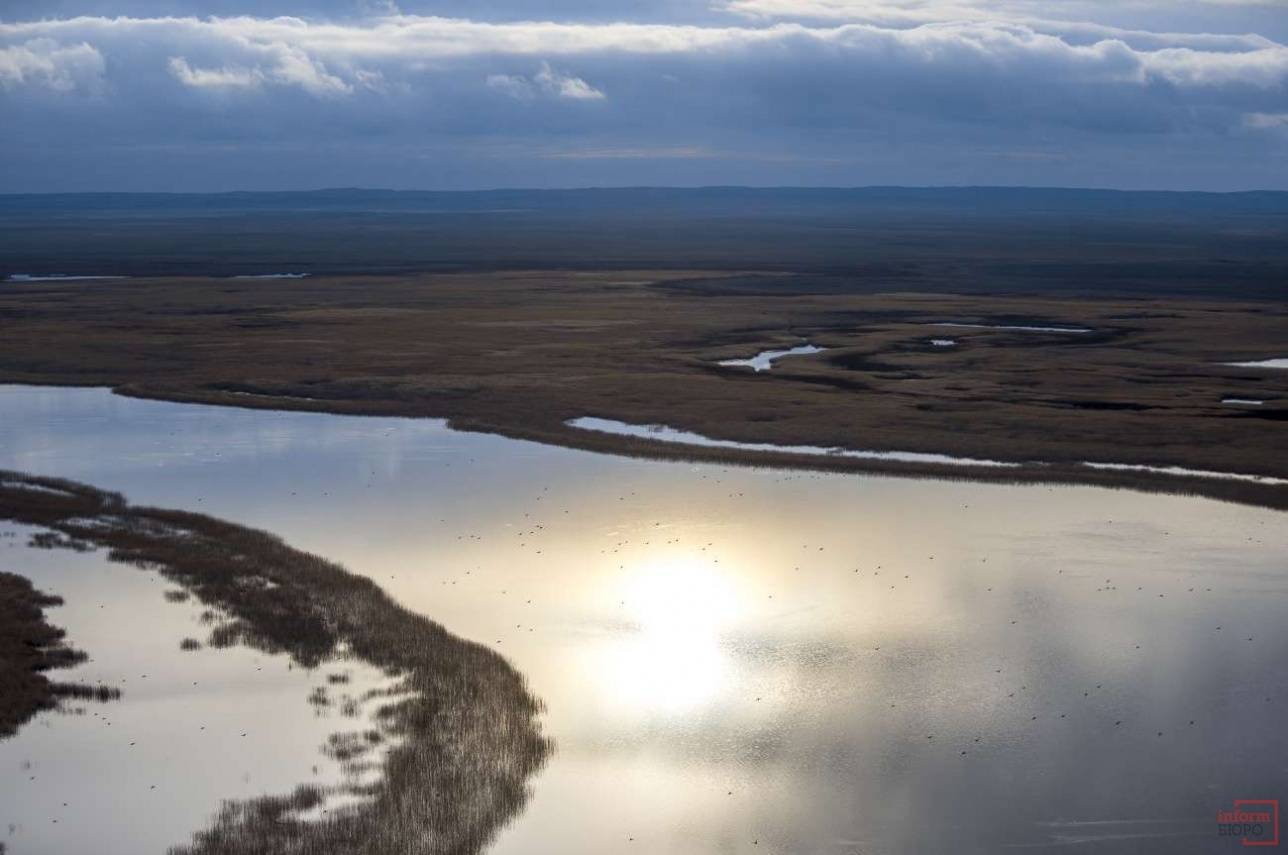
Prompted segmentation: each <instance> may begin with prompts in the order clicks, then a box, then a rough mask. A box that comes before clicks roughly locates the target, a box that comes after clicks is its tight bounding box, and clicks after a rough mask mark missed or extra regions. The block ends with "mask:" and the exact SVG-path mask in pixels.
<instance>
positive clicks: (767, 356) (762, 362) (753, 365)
mask: <svg viewBox="0 0 1288 855" xmlns="http://www.w3.org/2000/svg"><path fill="white" fill-rule="evenodd" d="M825 350H827V348H825V347H817V346H815V345H812V344H802V345H797V346H796V347H792V348H788V349H787V350H762V351H761V352H760V353H757V354H756V355H755V356H752V357H749V358H747V359H723V360H721V361H720V362H719V363H718V364H719V365H723V366H725V367H726V368H750V369H751V370H752V371H755V372H756V373H757V374H759V373H760V372H761V371H768V370H769V369H771V368H773V367H774V363H775V362H776V361H777V360H779V359H782V358H783V357H786V356H809V355H811V354H814V353H822V352H823V351H825Z"/></svg>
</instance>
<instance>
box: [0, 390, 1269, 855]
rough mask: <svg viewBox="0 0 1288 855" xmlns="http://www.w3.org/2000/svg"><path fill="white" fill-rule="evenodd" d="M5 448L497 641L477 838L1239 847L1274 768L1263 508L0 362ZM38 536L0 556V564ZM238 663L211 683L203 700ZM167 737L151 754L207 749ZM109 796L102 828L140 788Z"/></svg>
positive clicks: (5, 455)
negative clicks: (173, 395) (675, 448)
mask: <svg viewBox="0 0 1288 855" xmlns="http://www.w3.org/2000/svg"><path fill="white" fill-rule="evenodd" d="M0 466H4V467H11V468H15V469H19V470H24V471H29V472H37V473H42V474H50V475H60V476H66V477H71V478H76V479H81V480H85V481H87V482H89V483H92V484H95V485H97V486H100V487H103V488H107V489H114V490H120V491H122V492H124V493H126V494H127V496H129V497H130V498H131V499H132V500H133V501H136V502H140V503H143V502H146V503H154V504H159V505H165V506H173V507H181V508H187V509H194V510H200V511H205V512H208V513H212V514H215V515H217V516H221V517H226V518H229V519H232V520H235V521H237V522H241V523H245V524H249V525H254V526H257V527H262V528H266V529H269V530H272V531H274V532H276V533H278V534H281V535H282V536H284V537H285V538H286V539H287V540H289V541H290V542H291V543H292V544H294V545H296V546H300V547H302V548H305V549H309V550H313V551H316V552H319V553H322V554H324V555H326V556H327V557H330V558H333V559H336V560H338V561H340V562H342V563H344V564H345V565H347V566H348V567H349V568H350V569H352V570H353V571H355V572H358V573H363V574H366V575H368V576H370V577H372V578H373V579H375V580H377V581H378V582H379V583H380V584H381V585H382V586H383V587H384V588H385V589H386V590H388V591H389V592H390V593H391V594H392V595H393V596H394V597H396V598H397V599H398V600H399V601H400V602H402V603H403V604H404V605H406V606H407V607H409V608H412V609H415V610H417V611H420V612H422V613H424V614H426V615H428V616H429V617H431V618H433V619H434V620H437V621H439V622H441V623H443V624H444V625H445V626H446V627H447V628H448V629H449V630H451V631H453V632H455V633H457V634H458V635H461V636H464V637H467V638H471V639H474V640H477V641H480V642H483V643H487V644H490V645H494V646H495V647H496V649H498V650H499V651H500V652H502V653H503V654H504V655H506V656H507V657H509V658H510V660H511V661H512V662H513V663H514V665H515V666H516V667H517V668H518V669H519V670H520V671H522V672H523V673H524V674H525V675H526V676H527V678H528V680H529V682H530V685H531V687H532V690H533V692H534V693H535V694H537V695H539V696H540V697H542V698H543V699H544V700H545V701H546V703H547V704H548V707H549V711H548V713H547V714H546V716H545V719H544V725H545V727H546V729H547V731H548V732H549V734H550V735H552V736H553V737H554V738H555V739H556V741H557V743H558V750H557V753H556V754H555V756H554V757H553V759H552V760H551V762H550V763H549V764H548V765H547V767H546V768H545V769H544V770H543V771H542V772H541V773H540V774H539V775H538V776H537V777H536V778H535V779H534V780H533V781H532V788H533V798H532V801H531V802H530V804H529V805H528V808H527V810H526V811H525V812H524V813H523V815H522V816H521V817H520V818H519V819H518V820H516V821H515V822H514V823H513V824H511V826H510V827H508V828H506V829H504V830H503V831H502V832H501V834H500V835H499V837H498V839H497V841H496V842H495V844H494V846H493V849H492V851H494V852H497V853H507V855H510V854H513V855H518V854H519V853H523V855H530V854H531V853H587V855H589V853H596V855H598V853H604V852H617V851H634V852H645V853H712V852H757V853H760V852H779V853H788V852H791V853H864V855H874V853H892V855H893V853H909V852H936V853H937V852H952V853H994V852H999V851H1007V850H1010V849H1012V848H1015V849H1022V850H1024V849H1037V850H1040V851H1041V850H1046V851H1051V852H1057V851H1058V852H1094V853H1137V852H1149V853H1153V852H1159V853H1189V852H1195V853H1197V852H1203V853H1211V852H1224V851H1236V850H1239V849H1240V847H1239V845H1238V842H1237V841H1233V840H1226V839H1221V838H1219V837H1217V835H1216V825H1215V813H1216V811H1217V810H1218V809H1220V808H1229V807H1230V803H1231V802H1232V800H1234V799H1260V798H1266V799H1269V798H1281V799H1282V798H1288V730H1286V729H1285V727H1284V725H1283V722H1284V721H1285V720H1286V719H1288V673H1285V670H1284V668H1283V662H1284V661H1285V654H1288V620H1285V616H1286V615H1288V598H1286V596H1285V595H1286V594H1288V525H1285V516H1284V515H1283V514H1282V513H1276V512H1272V511H1266V510H1259V509H1254V508H1246V507H1240V506H1236V505H1230V504H1222V503H1218V502H1214V501H1210V500H1205V499H1194V498H1185V497H1171V496H1152V495H1145V494H1140V493H1132V492H1126V491H1110V490H1104V489H1097V488H1089V487H1088V488H1077V487H1045V486H1042V487H1033V486H1028V487H1012V486H1003V485H980V484H970V483H965V482H961V483H958V482H946V481H932V480H904V479H894V478H882V477H871V476H855V475H818V474H800V473H791V472H783V471H776V470H764V471H759V470H750V469H738V468H724V467H719V466H712V465H690V464H681V463H667V462H652V461H638V460H630V459H624V458H621V459H619V458H614V457H609V456H599V455H592V454H588V453H584V452H577V451H571V450H566V449H557V448H548V447H544V446H539V445H534V444H530V443H522V442H515V441H510V440H505V439H500V438H496V437H489V436H480V435H472V434H462V433H455V432H452V431H449V430H447V429H445V428H444V427H443V426H441V425H440V424H437V423H434V422H430V421H423V420H422V421H417V420H406V419H384V418H358V417H339V416H327V415H316V414H299V413H280V412H267V411H255V410H236V409H221V408H212V407H201V406H190V405H177V404H167V403H158V402H147V401H135V400H129V399H125V398H120V397H115V396H112V395H111V394H109V393H108V392H106V391H103V390H72V389H40V388H15V387H0ZM32 553H33V551H32V550H25V549H9V550H5V551H3V552H0V555H3V557H4V558H5V561H6V563H7V569H17V570H19V571H22V570H24V569H25V568H26V567H27V566H28V560H29V558H30V556H31V554H32ZM56 557H57V558H58V560H62V559H63V558H65V557H67V556H63V555H61V554H59V555H57V556H56ZM73 558H75V560H80V559H79V557H75V556H72V557H71V558H68V561H71V560H72V559H73ZM42 560H45V561H48V560H51V559H50V557H49V556H48V555H46V556H45V557H44V558H43V559H42ZM90 569H91V570H93V569H94V568H90ZM116 572H119V573H133V574H135V575H134V578H136V579H138V580H146V579H147V578H148V576H147V574H143V573H140V572H139V571H135V570H127V569H124V568H122V569H120V570H118V571H116ZM33 575H34V574H33ZM42 584H43V580H42ZM137 584H138V585H139V586H141V587H143V590H142V592H141V593H139V594H138V596H139V597H142V598H145V599H147V600H148V601H149V602H152V601H154V600H157V599H159V596H160V595H159V593H158V588H157V585H156V584H154V583H149V582H146V581H140V582H138V583H137ZM98 585H99V583H98V582H96V581H95V576H94V573H93V572H86V573H84V574H82V578H80V579H77V578H72V577H71V576H70V575H69V574H65V575H64V576H63V578H62V579H61V581H60V584H57V585H50V586H49V587H51V588H52V589H54V590H56V592H58V593H61V594H63V595H64V596H65V597H67V599H68V606H66V607H65V608H64V610H62V611H60V610H53V612H52V613H51V614H52V618H53V620H54V621H55V622H58V623H62V624H64V625H66V626H68V628H69V629H70V630H71V641H72V642H73V643H75V644H80V645H82V646H84V647H86V648H88V649H89V651H90V652H91V653H92V654H95V655H96V657H101V656H102V655H105V654H101V653H100V650H99V648H108V647H112V646H113V644H114V643H115V645H116V646H117V647H120V646H121V645H127V646H128V649H133V648H134V647H136V646H139V645H147V644H151V643H152V641H151V640H150V634H149V633H147V632H137V631H132V632H131V633H130V634H129V636H127V637H120V636H119V629H118V630H111V629H104V628H103V627H95V626H94V625H93V620H94V614H93V610H92V609H89V610H85V609H82V611H83V612H87V613H84V614H81V615H80V616H79V617H78V619H77V620H75V621H73V620H71V619H68V618H69V616H70V614H71V610H72V609H74V608H79V607H78V606H75V605H73V604H75V603H76V602H77V601H78V598H79V599H82V600H84V601H85V602H91V601H94V598H95V597H97V596H99V595H100V592H99V591H98V590H97V588H96V586H98ZM122 596H125V595H124V594H122ZM166 608H174V607H173V606H171V605H169V604H166ZM78 627H79V629H78ZM113 631H116V632H118V635H117V637H116V638H115V642H114V641H113V638H112V635H113ZM170 643H171V642H170V641H167V642H166V644H170ZM212 655H213V654H212ZM220 655H225V654H220ZM246 656H247V657H248V658H254V657H251V655H250V654H249V653H247V654H246ZM250 673H254V674H258V673H259V672H250ZM248 676H249V675H248ZM245 691H246V692H250V691H251V689H249V688H247V689H246V690H245ZM292 691H293V692H294V694H293V697H294V696H297V695H298V694H299V693H298V691H297V690H295V689H292ZM239 692H241V690H240V689H239V688H238V687H237V685H236V684H235V683H234V682H231V681H230V682H229V683H227V684H225V685H221V692H220V694H219V697H217V698H213V697H212V698H210V700H209V703H210V707H209V709H210V715H211V716H212V717H216V716H219V715H221V709H222V707H220V706H218V705H219V704H236V703H238V702H239V700H238V699H239V698H244V697H245V695H241V694H239ZM128 703H131V699H130V696H129V695H128V694H127V697H126V699H124V700H123V701H121V702H120V704H121V706H120V707H119V709H124V708H125V705H126V704H128ZM111 709H112V707H110V706H109V707H105V708H103V710H111ZM271 709H272V710H273V715H279V712H278V707H271ZM281 709H282V712H281V713H280V715H282V716H286V715H287V714H286V712H285V711H284V710H285V705H284V704H283V705H281ZM96 711H97V710H96ZM187 714H188V713H186V712H185V716H186V715H187ZM161 718H163V717H158V720H161ZM78 721H79V718H75V719H74V718H72V717H67V716H46V717H42V718H41V719H40V720H39V722H38V726H35V725H33V726H29V727H28V728H27V729H25V730H24V731H23V732H22V733H20V734H19V736H18V737H17V738H15V739H13V740H10V741H8V742H6V743H0V764H7V765H0V773H3V775H4V777H3V778H0V787H3V792H6V793H8V792H10V791H11V789H10V788H12V787H16V786H17V784H18V782H19V781H21V778H22V775H23V772H22V771H21V770H19V769H18V768H16V762H17V760H18V758H20V757H22V756H25V754H29V753H30V752H29V751H26V749H28V748H30V747H32V746H34V745H43V746H45V748H46V750H48V751H55V748H54V747H50V746H51V744H52V745H53V746H57V745H59V744H61V743H60V742H59V741H60V740H62V739H64V737H63V736H62V734H73V733H74V730H73V729H74V728H75V727H77V722H78ZM103 730H104V729H101V728H100V729H99V730H97V731H92V732H91V731H90V730H89V729H87V730H86V734H85V735H83V736H77V737H76V738H77V739H79V740H81V741H80V742H73V743H68V744H67V745H64V746H63V747H64V751H63V754H62V755H61V756H62V757H63V760H64V765H63V766H61V767H59V768H61V769H62V771H61V772H58V773H56V774H59V775H63V776H66V777H67V778H68V779H70V778H71V777H89V778H99V779H102V781H106V782H108V783H106V784H104V783H102V782H100V786H109V785H110V781H111V775H112V774H113V770H112V768H111V766H110V765H109V764H97V763H94V764H86V763H81V764H78V765H76V766H73V765H70V761H71V760H74V759H76V758H77V757H85V756H91V757H92V756H95V755H94V754H93V752H94V751H97V750H98V749H97V748H95V747H94V745H95V744H96V743H93V739H94V737H93V736H92V733H102V732H103ZM66 738H67V739H71V736H68V737H66ZM37 740H44V742H39V743H38V742H37ZM300 742H301V744H300V745H299V746H298V750H296V749H295V748H292V749H290V750H284V751H283V752H282V757H281V760H280V763H279V764H277V766H276V767H275V768H276V769H277V770H278V771H277V772H276V773H274V774H275V775H276V777H272V778H269V777H268V773H267V772H265V773H263V774H264V775H265V778H264V779H262V780H263V782H264V784H263V786H262V788H261V789H262V791H271V792H281V791H285V790H288V789H289V785H288V784H285V783H284V782H285V781H287V780H297V781H298V782H304V781H306V780H307V775H305V774H304V773H303V772H299V771H297V770H300V769H301V768H302V767H303V768H310V767H311V766H312V764H313V763H315V762H316V756H317V755H316V746H315V742H316V740H313V741H310V740H308V739H301V740H300ZM305 743H307V744H305ZM191 750H194V751H197V752H199V753H198V756H197V757H196V758H195V760H194V765H193V766H191V767H189V768H188V769H186V770H184V771H182V772H177V773H176V774H179V775H182V774H191V770H192V768H200V765H199V764H202V763H205V762H207V761H209V762H212V763H213V762H216V761H217V757H216V754H215V752H207V749H205V748H202V747H200V746H198V747H196V748H193V749H191ZM963 752H965V753H963ZM288 755H289V756H288ZM233 756H234V760H237V759H240V758H239V757H238V756H237V755H236V754H234V755H233ZM228 762H229V764H230V765H235V763H234V762H233V761H231V760H230V761H228ZM162 771H164V770H162ZM158 774H160V773H158ZM167 774H168V773H167ZM301 776H302V777H301ZM159 783H161V784H162V785H165V784H167V783H169V782H168V781H161V782H159ZM86 786H89V785H86ZM220 786H223V784H222V783H221V784H220ZM250 786H252V787H253V786H254V785H250ZM243 794H244V793H243V792H242V791H241V790H238V791H237V792H228V793H224V795H227V796H234V795H236V796H241V795H243ZM199 798H201V799H214V798H217V796H215V795H214V794H213V792H204V791H203V792H202V793H201V794H200V796H199ZM193 799H194V800H197V799H198V797H193ZM215 807H216V804H214V803H211V804H210V805H209V806H208V808H207V809H206V811H207V814H206V815H208V813H209V811H213V810H214V808H215ZM9 809H10V801H9V799H8V798H5V799H3V800H0V811H3V810H9ZM114 809H115V810H119V811H120V812H121V822H122V823H123V827H127V826H129V825H130V824H131V823H139V824H144V823H146V822H147V821H148V818H149V816H150V815H151V812H152V810H153V806H151V805H149V804H148V803H147V802H146V801H145V800H142V799H139V800H121V804H120V805H118V806H115V807H114ZM194 809H195V808H194ZM8 821H10V820H9V819H8V818H6V817H5V816H0V833H2V832H3V829H4V823H6V822H8ZM78 821H82V822H83V821H84V820H78V816H77V815H76V814H75V812H73V815H72V816H70V817H69V818H67V819H66V820H64V822H68V823H73V824H74V823H76V822H78ZM188 830H189V831H191V830H193V829H192V828H189V829H188ZM183 838H184V835H180V837H179V839H175V840H172V841H171V842H181V841H182V839H183ZM3 839H6V838H2V837H0V840H3ZM153 842H154V841H152V840H151V839H149V840H148V845H149V846H151V845H153ZM157 845H158V846H159V845H160V844H159V843H158V844H157ZM11 848H12V851H13V852H15V853H16V852H25V851H32V852H53V851H59V850H57V849H54V848H46V849H40V848H25V849H24V848H18V846H17V845H16V840H15V841H13V842H11ZM134 851H149V850H147V849H146V848H139V849H136V850H134ZM150 851H159V850H157V849H152V850H150Z"/></svg>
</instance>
